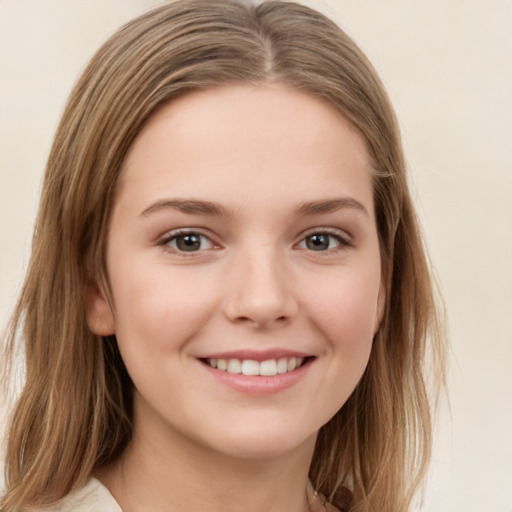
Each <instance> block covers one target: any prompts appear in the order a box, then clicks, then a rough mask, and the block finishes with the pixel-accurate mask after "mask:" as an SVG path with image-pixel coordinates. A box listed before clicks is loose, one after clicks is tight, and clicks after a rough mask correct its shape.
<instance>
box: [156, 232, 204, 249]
mask: <svg viewBox="0 0 512 512" xmlns="http://www.w3.org/2000/svg"><path fill="white" fill-rule="evenodd" d="M162 245H165V246H167V247H170V248H171V249H174V250H175V251H177V252H197V251H204V250H206V249H211V248H213V247H214V244H213V242H212V241H211V240H210V239H209V238H208V237H207V236H206V235H202V234H201V233H194V232H187V233H179V234H175V235H171V236H168V237H167V238H166V239H165V240H163V241H162Z"/></svg>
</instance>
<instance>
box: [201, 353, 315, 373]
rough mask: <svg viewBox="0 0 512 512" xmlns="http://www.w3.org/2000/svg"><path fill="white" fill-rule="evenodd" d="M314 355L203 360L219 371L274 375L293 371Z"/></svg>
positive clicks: (308, 361)
mask: <svg viewBox="0 0 512 512" xmlns="http://www.w3.org/2000/svg"><path fill="white" fill-rule="evenodd" d="M313 359H314V357H313V356H309V357H280V358H279V359H267V360H265V361H256V360H254V359H237V358H230V359H221V358H205V359H201V361H202V362H203V363H204V364H206V365H208V366H210V367H211V368H214V369H216V370H219V371H223V372H228V373H234V374H242V375H249V376H257V375H260V376H273V375H278V374H283V373H289V372H293V371H294V370H297V369H298V368H301V367H303V366H305V365H307V364H309V363H310V362H311V361H313Z"/></svg>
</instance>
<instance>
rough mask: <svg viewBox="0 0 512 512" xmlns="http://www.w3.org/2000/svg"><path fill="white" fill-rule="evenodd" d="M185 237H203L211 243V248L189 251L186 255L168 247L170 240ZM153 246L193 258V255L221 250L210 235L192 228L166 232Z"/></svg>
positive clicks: (184, 252) (202, 230)
mask: <svg viewBox="0 0 512 512" xmlns="http://www.w3.org/2000/svg"><path fill="white" fill-rule="evenodd" d="M186 235H199V236H202V237H205V238H207V239H208V240H209V241H210V242H211V244H212V246H213V247H209V248H208V249H201V250H199V251H191V252H190V253H187V252H186V251H179V250H177V249H174V248H172V247H170V246H169V245H168V244H169V242H170V241H171V240H173V239H175V238H177V237H179V236H186ZM155 244H156V245H159V246H162V247H163V248H164V249H167V250H169V251H172V252H174V253H177V254H183V255H186V256H193V255H194V254H196V255H197V253H200V252H204V251H208V250H212V249H220V248H221V245H220V244H219V243H218V242H217V241H216V240H215V237H214V236H212V234H211V233H210V232H209V231H207V230H204V229H202V228H194V227H190V228H188V227H187V228H177V229H171V230H170V231H167V232H165V233H164V234H163V235H161V236H160V237H158V239H157V240H156V242H155Z"/></svg>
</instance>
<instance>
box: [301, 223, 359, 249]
mask: <svg viewBox="0 0 512 512" xmlns="http://www.w3.org/2000/svg"><path fill="white" fill-rule="evenodd" d="M311 235H329V236H332V237H334V238H336V239H337V240H339V242H340V245H339V246H337V247H333V248H332V249H327V250H326V251H318V252H319V253H320V252H324V253H326V252H330V251H336V250H343V249H346V248H347V247H353V246H354V242H353V240H352V237H351V236H350V235H349V234H348V233H347V232H346V231H344V230H342V229H338V228H328V227H316V228H311V229H308V230H307V231H305V232H304V233H302V234H301V236H300V239H299V241H298V242H297V243H296V244H295V245H298V244H300V243H302V242H304V240H305V239H306V238H307V237H308V236H311Z"/></svg>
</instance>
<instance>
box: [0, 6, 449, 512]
mask: <svg viewBox="0 0 512 512" xmlns="http://www.w3.org/2000/svg"><path fill="white" fill-rule="evenodd" d="M263 82H278V83H281V84H284V85H286V86H288V87H290V88H293V89H295V90H299V91H302V92H305V93H307V94H311V95H314V96H316V97H321V98H323V99H324V100H325V101H327V102H328V103H330V104H331V105H332V106H333V107H335V108H336V109H338V111H339V112H341V113H342V114H343V115H344V116H345V118H347V119H348V120H349V121H350V122H351V123H352V124H353V125H354V126H355V127H356V128H357V129H359V130H360V132H361V133H362V134H363V136H364V137H365V139H366V142H367V147H368V152H369V154H370V157H371V159H372V163H373V170H374V174H373V179H374V197H375V211H376V218H377V224H378V233H379V239H380V247H381V255H382V261H383V271H384V275H385V277H386V280H387V307H386V311H385V313H384V318H383V321H382V325H381V327H380V329H379V332H378V333H377V335H376V337H375V340H374V346H373V349H372V353H371V356H370V361H369V364H368V367H367V369H366V371H365V373H364V375H363V377H362V379H361V381H360V382H359V384H358V386H357V388H356V390H355V391H354V393H353V394H352V395H351V397H350V398H349V399H348V401H347V402H346V404H345V405H344V406H343V407H342V409H341V410H340V411H339V412H338V413H337V414H336V415H335V416H334V417H333V418H332V419H331V420H330V421H329V422H328V423H327V424H326V425H325V426H324V427H323V428H322V429H321V431H320V433H319V436H318V441H317V446H316V449H315V453H314V457H313V463H312V466H311V471H310V477H311V480H312V482H313V485H314V486H315V487H316V488H317V489H318V490H319V491H321V492H323V493H324V494H326V495H327V496H328V497H329V499H331V500H332V501H333V502H334V503H337V504H338V506H339V507H340V508H341V509H342V510H347V511H348V510H350V511H352V512H356V511H357V512H363V511H364V512H368V511H370V510H379V511H381V512H403V511H405V510H407V508H408V506H409V504H410V502H411V499H412V496H413V493H414V491H415V490H416V489H417V487H418V485H419V483H420V482H421V480H422V478H423V476H424V474H425V470H426V466H427V463H428V459H429V453H430V447H431V437H430V436H431V415H430V406H429V397H428V393H427V389H426V381H425V373H426V370H427V369H428V368H426V363H427V362H428V361H426V355H433V359H432V360H433V361H434V363H435V365H434V366H433V367H432V368H433V370H434V379H433V383H434V388H435V387H436V386H435V384H436V383H439V381H440V377H442V375H443V372H442V370H443V365H442V361H443V358H442V347H443V343H442V341H443V336H442V328H441V324H440V322H439V321H438V314H437V312H436V306H435V301H434V293H433V284H432V279H431V275H430V272H429V266H428V262H427V260H426V256H425V250H424V247H423V243H422V239H421V235H420V231H419V228H418V224H417V220H416V216H415V213H414V208H413V205H412V202H411V198H410V195H409V192H408V186H407V181H406V173H405V164H404V158H403V155H402V148H401V142H400V136H399V130H398V127H397V123H396V120H395V117H394V114H393V110H392V107H391V106H390V103H389V101H388V98H387V96H386V93H385V91H384V88H383V86H382V84H381V82H380V81H379V79H378V77H377V75H376V73H375V71H374V69H373V68H372V66H371V65H370V63H369V62H368V61H367V59H366V57H365V56H364V55H363V54H362V52H361V51H360V50H359V49H358V48H357V46H356V45H355V44H354V42H353V41H352V40H351V39H350V38H349V37H348V36H347V35H346V34H345V33H344V32H343V31H342V30H341V29H340V28H339V27H337V26H336V25H335V24H334V23H333V22H331V21H330V20H328V19H327V18H326V17H324V16H323V15H321V14H319V13H318V12H316V11H314V10H312V9H309V8H307V7H304V6H301V5H298V4H295V3H289V2H280V1H269V2H263V3H262V4H260V5H258V6H253V5H249V4H247V3H244V2H240V1H236V0H215V1H213V2H212V1H209V0H181V1H178V2H175V3H171V4H169V5H165V6H163V7H160V8H157V9H154V10H152V11H150V12H148V13H146V14H144V15H143V16H141V17H139V18H137V19H135V20H134V21H132V22H131V23H128V24H127V25H126V26H124V27H123V28H121V29H120V30H119V31H118V32H117V33H116V34H115V35H114V36H112V37H111V38H110V40H108V41H107V42H106V43H105V44H104V45H103V47H102V48H100V50H99V51H98V52H97V53H96V55H95V56H94V57H93V59H92V60H91V62H90V63H89V65H88V67H87V68H86V69H85V71H84V73H83V74H82V76H81V78H80V79H79V81H78V83H77V84H76V86H75V88H74V90H73V91H72V93H71V96H70V98H69V101H68V104H67V107H66V109H65V112H64V114H63V117H62V120H61V122H60V125H59V127H58V130H57V133H56V135H55V140H54V144H53V147H52V150H51V153H50V156H49V160H48V164H47V168H46V175H45V180H44V185H43V191H42V198H41V204H40V209H39V214H38V218H37V222H36V227H35V233H34V239H33V248H32V257H31V260H30V266H29V269H28V273H27V276H26V280H25V283H24V286H23V289H22V292H21V296H20V298H19V301H18V304H17V306H16V309H15V311H14V315H13V317H12V320H11V323H10V326H9V329H8V333H7V338H6V347H5V355H6V356H7V357H6V358H5V359H4V360H5V361H6V363H5V368H4V370H5V371H4V373H5V375H8V374H9V368H10V366H11V363H12V358H13V353H14V350H15V339H16V338H17V337H18V335H19V336H21V339H22V340H23V342H24V347H25V360H26V382H25V386H24V389H23V391H22V392H21V395H20V396H19V398H18V400H17V404H16V406H15V409H14V412H13V415H12V418H11V420H10V426H9V430H8V444H7V456H6V482H7V491H6V493H5V494H4V496H3V498H2V500H1V501H0V503H1V507H2V509H3V510H5V511H14V510H23V509H24V508H27V507H28V506H34V505H37V504H39V505H43V504H48V503H52V502H54V501H56V500H58V499H60V498H62V497H63V496H64V495H65V494H67V493H68V492H69V491H70V490H71V489H72V488H75V487H79V486H82V485H83V484H84V483H85V481H86V479H87V478H88V476H89V475H90V473H91V471H93V469H94V468H98V467H101V466H102V465H104V464H106V463H108V462H111V461H113V460H115V458H116V457H117V456H118V455H119V454H120V453H121V452H122V451H123V449H124V447H125V446H126V444H127V443H128V441H129V440H130V436H131V427H132V425H131V401H132V384H131V381H130V379H129V377H128V375H127V373H126V370H125V368H124V365H123V362H122V360H121V358H120V356H119V352H118V350H117V345H116V340H115V338H114V337H109V338H105V339H103V338H101V337H98V336H95V335H93V334H92V333H91V331H90V330H89V328H88V326H87V323H86V318H85V308H84V291H85V290H86V288H87V285H88V283H89V282H90V280H91V279H92V277H91V276H94V278H95V279H97V280H98V281H99V283H100V285H101V286H104V288H105V289H107V290H108V276H107V273H106V265H105V245H106V239H107V234H108V225H109V218H110V213H111V210H112V205H113V201H114V197H115V192H116V186H117V183H118V179H119V171H120V167H121V164H122V162H123V159H124V157H125V155H126V152H127V150H128V148H129V147H130V144H131V143H132V142H133V140H134V138H135V137H136V136H137V134H138V133H139V132H140V130H141V128H142V126H143V125H144V123H145V122H146V121H147V120H148V118H149V117H150V116H151V114H152V113H153V112H154V111H155V109H157V108H158V107H159V106H161V105H162V104H163V103H164V102H167V101H169V100H171V99H172V98H176V97H178V96H180V95H183V94H185V93H187V92H188V91H191V90H194V89H204V88H208V87H214V86H218V85H226V84H235V83H236V84H243V83H247V84H258V83H263ZM434 388H433V389H434Z"/></svg>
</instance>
